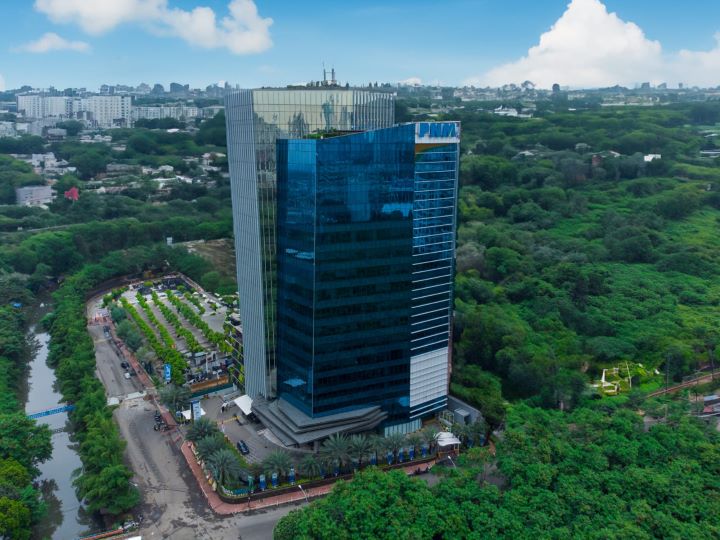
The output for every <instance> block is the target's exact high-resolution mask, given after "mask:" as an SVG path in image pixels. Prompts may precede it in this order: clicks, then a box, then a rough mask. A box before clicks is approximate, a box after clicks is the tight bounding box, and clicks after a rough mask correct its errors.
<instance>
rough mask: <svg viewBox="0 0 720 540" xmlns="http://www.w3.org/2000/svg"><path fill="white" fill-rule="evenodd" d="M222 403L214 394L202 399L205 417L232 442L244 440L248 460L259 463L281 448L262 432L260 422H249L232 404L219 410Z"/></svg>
mask: <svg viewBox="0 0 720 540" xmlns="http://www.w3.org/2000/svg"><path fill="white" fill-rule="evenodd" d="M222 403H223V400H222V398H221V397H220V396H214V397H211V398H207V399H204V400H202V408H203V409H204V410H205V412H206V416H207V418H210V419H212V420H214V421H216V422H218V424H219V425H220V429H221V430H222V432H223V433H225V435H226V436H227V437H228V438H229V439H230V440H231V441H232V442H233V443H237V442H238V441H240V440H243V441H245V443H246V444H247V446H248V448H249V450H250V453H249V454H248V455H246V456H245V459H246V460H247V461H248V462H250V463H259V462H261V461H263V460H264V459H265V458H266V457H267V456H268V454H270V453H271V452H272V451H273V450H278V449H280V448H281V447H280V446H277V445H276V444H275V443H273V442H271V441H270V440H269V439H268V438H267V437H265V435H264V434H263V433H264V431H265V428H263V426H262V424H259V423H258V424H253V423H252V422H250V421H249V420H248V419H247V418H245V417H244V416H243V414H242V412H241V411H240V409H238V407H237V406H235V405H234V404H232V405H231V406H230V407H228V409H227V410H226V411H225V412H221V410H220V408H221V405H222ZM238 420H239V421H238ZM282 449H284V450H286V451H288V452H291V453H298V452H299V451H298V450H297V449H294V448H285V447H282Z"/></svg>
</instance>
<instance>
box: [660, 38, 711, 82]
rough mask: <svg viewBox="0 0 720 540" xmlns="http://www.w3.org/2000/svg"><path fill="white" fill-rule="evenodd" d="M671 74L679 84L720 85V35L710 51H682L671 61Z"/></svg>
mask: <svg viewBox="0 0 720 540" xmlns="http://www.w3.org/2000/svg"><path fill="white" fill-rule="evenodd" d="M670 63H671V72H672V74H673V75H674V77H675V80H676V81H678V82H685V83H690V84H693V85H697V86H717V85H719V84H720V33H717V34H715V48H713V49H711V50H709V51H688V50H682V51H680V52H678V53H677V55H676V56H675V57H674V58H673V59H672V60H671V62H670Z"/></svg>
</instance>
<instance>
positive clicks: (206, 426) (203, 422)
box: [187, 418, 220, 442]
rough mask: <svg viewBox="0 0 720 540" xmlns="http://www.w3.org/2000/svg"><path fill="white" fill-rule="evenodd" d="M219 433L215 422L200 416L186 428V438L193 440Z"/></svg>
mask: <svg viewBox="0 0 720 540" xmlns="http://www.w3.org/2000/svg"><path fill="white" fill-rule="evenodd" d="M218 433H220V430H219V429H218V427H217V424H216V423H215V422H213V421H212V420H209V419H207V418H200V419H198V420H195V422H194V423H193V425H192V426H190V428H189V429H188V432H187V438H188V439H190V440H191V441H193V442H197V441H199V440H200V439H204V438H205V437H209V436H211V435H216V434H218Z"/></svg>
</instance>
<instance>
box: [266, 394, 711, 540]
mask: <svg viewBox="0 0 720 540" xmlns="http://www.w3.org/2000/svg"><path fill="white" fill-rule="evenodd" d="M498 452H499V458H498V464H499V472H500V475H501V476H500V477H499V478H498V479H496V481H494V484H498V481H500V482H501V485H502V488H498V487H497V486H496V485H493V484H489V483H486V482H485V479H486V478H487V475H486V473H485V472H484V463H485V462H486V461H487V460H486V456H484V455H483V452H482V450H481V449H473V450H471V451H470V452H468V454H467V455H466V456H465V457H464V458H462V459H461V466H460V468H459V469H454V470H452V471H450V472H449V474H448V476H447V477H446V478H444V479H443V480H441V482H440V483H439V484H437V485H436V486H434V487H433V488H428V487H427V485H426V484H425V483H424V482H423V481H422V480H416V479H411V478H409V477H407V476H406V475H405V474H404V473H403V472H401V471H396V472H391V473H383V472H380V471H378V470H369V471H367V472H362V473H360V474H358V475H357V476H356V477H355V478H354V479H353V480H352V481H351V482H349V483H344V482H340V483H338V484H337V485H336V486H335V488H334V489H333V491H332V493H331V494H330V495H329V496H327V497H326V498H324V499H322V500H319V501H317V502H314V503H313V504H312V505H310V506H309V507H306V508H304V509H302V510H295V511H293V512H291V513H290V514H289V515H288V516H287V517H285V518H283V519H282V520H281V521H280V522H279V523H278V525H277V527H276V529H275V538H276V539H277V540H285V539H288V540H289V539H293V540H295V539H306V538H307V539H310V538H313V539H325V538H327V539H333V540H336V539H345V538H347V539H351V538H377V539H384V538H387V539H394V538H414V539H424V538H427V539H434V538H447V539H452V538H457V539H460V538H513V539H515V538H597V539H601V538H603V539H604V538H697V539H701V538H713V537H716V536H717V535H718V534H720V482H719V481H718V473H719V472H720V469H719V465H718V464H719V463H720V440H719V439H718V434H717V433H716V432H715V431H714V430H712V429H709V428H707V427H705V426H704V425H701V424H698V423H696V422H695V421H694V420H691V419H689V418H688V417H687V416H686V415H685V414H683V413H682V411H681V412H680V414H678V415H671V417H670V419H669V422H668V423H667V424H663V423H661V424H657V425H655V426H653V427H652V428H650V429H649V430H645V429H644V427H643V421H642V418H641V417H640V416H639V415H638V414H637V413H636V412H633V411H630V410H620V411H618V412H615V413H613V414H606V413H601V412H595V411H592V410H589V409H580V410H578V411H577V412H574V413H572V414H568V413H562V412H559V411H544V410H542V409H537V408H530V407H527V406H518V407H515V408H513V409H512V410H511V412H510V415H509V418H508V423H507V431H506V433H505V435H504V438H503V441H502V442H501V443H500V444H499V446H498Z"/></svg>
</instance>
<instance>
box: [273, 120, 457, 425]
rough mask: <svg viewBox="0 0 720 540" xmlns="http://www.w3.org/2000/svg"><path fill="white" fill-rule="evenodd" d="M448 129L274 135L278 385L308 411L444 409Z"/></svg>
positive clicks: (452, 171) (451, 202)
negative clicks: (296, 136)
mask: <svg viewBox="0 0 720 540" xmlns="http://www.w3.org/2000/svg"><path fill="white" fill-rule="evenodd" d="M428 126H433V127H428ZM437 126H445V127H444V128H439V127H437ZM447 126H452V127H447ZM443 129H444V131H443ZM438 130H440V131H438ZM448 130H450V131H452V130H456V131H452V133H450V132H449V131H448ZM457 130H459V126H458V125H457V124H453V123H442V124H430V123H423V124H406V125H400V126H396V127H394V128H388V129H379V130H375V131H367V132H363V133H357V134H352V135H345V136H339V137H331V138H324V139H291V140H282V141H278V150H277V164H278V166H277V203H278V204H277V239H278V241H277V261H278V297H277V318H278V335H277V358H278V364H277V391H278V396H279V397H280V398H282V399H285V400H286V401H288V402H290V403H291V404H293V405H294V406H295V407H297V408H298V409H300V410H301V411H302V412H304V413H305V414H307V415H309V416H313V417H318V416H322V415H328V414H334V413H338V412H343V411H349V410H353V409H357V408H360V407H366V406H368V405H380V406H381V407H382V408H383V409H384V410H385V411H386V412H387V413H388V415H389V418H388V422H390V423H392V422H400V421H406V420H408V419H409V418H413V417H417V416H422V415H425V414H427V413H429V412H432V411H434V410H437V409H438V408H441V407H442V406H444V404H445V401H446V396H447V371H448V360H449V357H448V347H449V332H450V320H451V303H452V298H451V294H452V293H451V290H452V286H451V285H452V275H453V258H454V243H455V233H454V231H455V200H456V187H457V151H458V145H457V141H458V137H459V132H457ZM426 132H427V133H426Z"/></svg>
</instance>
